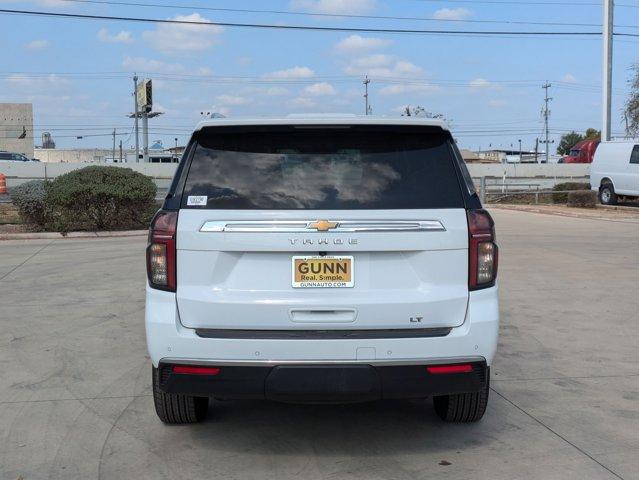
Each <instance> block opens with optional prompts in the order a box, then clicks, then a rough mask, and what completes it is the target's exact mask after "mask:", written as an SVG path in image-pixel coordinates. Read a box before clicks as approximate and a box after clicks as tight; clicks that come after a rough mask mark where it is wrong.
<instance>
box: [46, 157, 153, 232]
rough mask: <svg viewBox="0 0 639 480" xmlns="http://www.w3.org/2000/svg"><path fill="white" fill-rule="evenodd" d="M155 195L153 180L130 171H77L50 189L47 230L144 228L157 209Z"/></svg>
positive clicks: (57, 179)
mask: <svg viewBox="0 0 639 480" xmlns="http://www.w3.org/2000/svg"><path fill="white" fill-rule="evenodd" d="M155 193H156V187H155V184H154V183H153V181H152V180H151V179H150V178H148V177H146V176H144V175H142V174H141V173H138V172H134V171H133V170H131V169H130V168H120V167H107V166H91V167H86V168H82V169H80V170H74V171H72V172H69V173H67V174H65V175H61V176H59V177H57V178H56V179H55V180H53V181H52V182H51V184H50V186H49V188H48V194H47V202H48V204H49V207H50V209H51V212H52V213H51V215H50V217H49V219H48V220H49V222H48V227H49V228H50V229H52V230H59V231H63V232H65V231H70V230H120V229H129V228H140V227H144V228H145V227H147V226H148V223H149V221H150V220H151V217H152V216H153V213H154V212H155V210H156V209H157V206H156V204H155Z"/></svg>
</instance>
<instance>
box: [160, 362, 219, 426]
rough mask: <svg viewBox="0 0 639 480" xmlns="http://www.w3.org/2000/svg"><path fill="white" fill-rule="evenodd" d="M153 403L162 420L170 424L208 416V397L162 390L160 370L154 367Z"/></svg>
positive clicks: (199, 419)
mask: <svg viewBox="0 0 639 480" xmlns="http://www.w3.org/2000/svg"><path fill="white" fill-rule="evenodd" d="M153 403H154V404H155V412H156V413H157V414H158V417H160V420H162V422H164V423H167V424H170V425H179V424H185V423H197V422H201V421H202V420H204V419H205V418H206V412H207V410H208V407H209V399H208V398H207V397H193V396H191V395H181V394H177V393H166V392H163V391H162V390H160V371H159V370H158V369H157V368H155V367H153Z"/></svg>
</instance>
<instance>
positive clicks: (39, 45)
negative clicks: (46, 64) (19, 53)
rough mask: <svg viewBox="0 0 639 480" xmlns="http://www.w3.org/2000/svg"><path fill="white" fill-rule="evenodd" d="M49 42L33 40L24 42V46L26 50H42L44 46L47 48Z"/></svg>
mask: <svg viewBox="0 0 639 480" xmlns="http://www.w3.org/2000/svg"><path fill="white" fill-rule="evenodd" d="M49 46H50V43H49V41H48V40H33V41H31V42H29V43H27V44H25V46H24V48H26V49H27V50H44V49H45V48H49Z"/></svg>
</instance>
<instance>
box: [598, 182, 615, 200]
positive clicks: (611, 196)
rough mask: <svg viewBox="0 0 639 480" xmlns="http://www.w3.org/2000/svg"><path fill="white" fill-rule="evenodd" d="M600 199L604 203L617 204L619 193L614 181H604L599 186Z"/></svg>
mask: <svg viewBox="0 0 639 480" xmlns="http://www.w3.org/2000/svg"><path fill="white" fill-rule="evenodd" d="M599 201H600V202H601V204H602V205H617V201H618V198H617V194H616V193H615V187H614V186H613V185H612V183H603V184H602V185H601V186H600V187H599Z"/></svg>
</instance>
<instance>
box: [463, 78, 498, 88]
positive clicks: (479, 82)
mask: <svg viewBox="0 0 639 480" xmlns="http://www.w3.org/2000/svg"><path fill="white" fill-rule="evenodd" d="M468 86H469V87H470V88H473V89H480V88H497V85H495V84H494V83H492V82H490V81H489V80H486V79H485V78H475V79H474V80H471V81H470V82H468Z"/></svg>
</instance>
